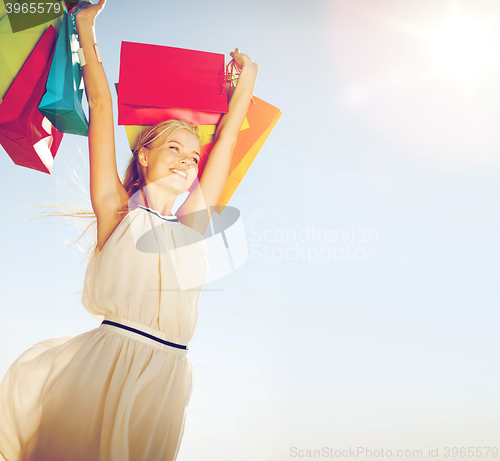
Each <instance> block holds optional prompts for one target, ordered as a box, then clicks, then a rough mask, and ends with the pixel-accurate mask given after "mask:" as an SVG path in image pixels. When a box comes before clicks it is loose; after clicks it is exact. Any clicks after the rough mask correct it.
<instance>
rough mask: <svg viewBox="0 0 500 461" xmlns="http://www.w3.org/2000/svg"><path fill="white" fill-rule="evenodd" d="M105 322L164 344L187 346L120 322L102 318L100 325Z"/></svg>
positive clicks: (185, 348) (177, 346)
mask: <svg viewBox="0 0 500 461" xmlns="http://www.w3.org/2000/svg"><path fill="white" fill-rule="evenodd" d="M103 323H105V324H107V325H113V326H115V327H118V328H123V329H124V330H128V331H131V332H133V333H137V334H139V335H142V336H145V337H146V338H149V339H152V340H154V341H158V342H159V343H161V344H165V345H166V346H172V347H176V348H177V349H184V350H187V346H183V345H182V344H176V343H171V342H170V341H165V340H164V339H161V338H157V337H156V336H153V335H150V334H149V333H144V331H141V330H137V329H135V328H132V327H129V326H127V325H122V324H121V323H117V322H112V321H111V320H103V321H102V323H101V325H102V324H103Z"/></svg>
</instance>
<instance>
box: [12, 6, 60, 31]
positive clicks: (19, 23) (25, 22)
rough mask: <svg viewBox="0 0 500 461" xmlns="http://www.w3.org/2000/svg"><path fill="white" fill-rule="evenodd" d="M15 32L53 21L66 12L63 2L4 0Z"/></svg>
mask: <svg viewBox="0 0 500 461" xmlns="http://www.w3.org/2000/svg"><path fill="white" fill-rule="evenodd" d="M3 3H4V4H5V6H6V12H7V16H8V17H9V22H10V25H11V27H12V31H13V32H14V33H18V32H22V31H25V30H29V29H32V28H33V27H36V26H39V25H41V24H45V23H47V22H49V21H53V20H54V19H56V18H57V17H59V16H62V15H63V13H64V8H63V5H62V2H61V1H59V0H57V1H54V0H52V1H51V2H48V1H47V0H30V1H27V0H3Z"/></svg>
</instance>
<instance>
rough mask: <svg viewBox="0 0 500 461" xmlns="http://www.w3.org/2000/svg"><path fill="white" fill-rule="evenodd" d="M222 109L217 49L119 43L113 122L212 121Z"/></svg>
mask: <svg viewBox="0 0 500 461" xmlns="http://www.w3.org/2000/svg"><path fill="white" fill-rule="evenodd" d="M227 111H228V101H227V92H226V82H225V66H224V55H223V54H218V53H207V52H203V51H195V50H186V49H184V48H173V47H170V46H159V45H147V44H144V43H132V42H122V47H121V55H120V75H119V86H118V125H155V124H157V123H160V122H163V121H164V120H169V119H172V118H179V119H182V120H187V121H188V122H191V123H193V124H195V125H216V124H217V123H219V120H220V118H221V116H222V114H225V113H227Z"/></svg>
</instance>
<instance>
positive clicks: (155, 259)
mask: <svg viewBox="0 0 500 461" xmlns="http://www.w3.org/2000/svg"><path fill="white" fill-rule="evenodd" d="M209 263H210V256H209V253H208V249H207V246H206V244H205V241H204V240H203V237H202V236H201V235H200V234H199V233H198V232H196V231H195V230H194V229H192V228H190V227H188V226H185V225H183V224H182V223H180V222H179V221H178V220H177V218H176V217H175V216H162V215H161V214H159V213H158V212H156V211H154V210H151V209H149V208H146V207H143V206H139V207H137V208H135V209H134V210H132V211H130V212H129V213H128V215H127V216H125V218H124V219H123V220H122V221H121V222H120V223H119V224H118V226H117V227H116V229H115V230H114V231H113V233H112V234H111V236H110V237H109V239H108V240H107V242H106V243H105V245H104V247H103V249H102V251H101V252H100V253H99V254H98V255H96V254H95V253H94V254H93V255H92V256H91V259H90V260H89V263H88V266H87V269H86V273H85V282H84V289H83V293H82V298H81V301H82V304H83V306H84V307H85V308H86V309H87V310H88V311H89V312H90V313H91V314H92V315H93V316H94V317H95V318H97V319H98V320H99V321H105V323H102V324H101V325H100V326H99V327H97V328H95V329H93V330H91V331H88V332H85V333H82V334H80V335H77V336H64V337H58V338H53V339H47V340H44V341H41V342H39V343H37V344H35V345H34V346H32V347H31V348H30V349H28V350H27V351H25V352H24V353H23V354H22V355H21V356H20V357H19V358H18V359H17V360H16V361H15V362H14V363H13V364H12V365H11V367H10V368H9V369H8V371H7V373H6V374H5V376H4V378H3V381H2V383H1V384H0V460H7V461H18V460H19V461H21V460H22V461H28V460H29V461H32V460H37V461H41V460H46V461H49V460H50V461H89V460H100V461H104V460H106V461H132V460H133V461H137V460H144V461H146V460H147V461H160V460H161V461H170V460H175V459H176V457H177V454H178V451H179V447H180V443H181V440H182V436H183V432H184V424H185V414H186V407H187V405H188V403H189V400H190V398H191V393H192V390H193V370H192V365H191V361H190V359H189V357H188V355H187V352H188V348H187V346H188V343H189V341H190V340H191V338H192V337H193V334H194V331H195V327H196V323H197V319H198V301H199V297H200V294H201V289H202V287H203V284H204V283H205V281H206V278H207V274H208V268H209ZM138 331H140V332H142V334H141V333H139V332H138ZM148 335H150V336H148ZM155 338H156V339H155Z"/></svg>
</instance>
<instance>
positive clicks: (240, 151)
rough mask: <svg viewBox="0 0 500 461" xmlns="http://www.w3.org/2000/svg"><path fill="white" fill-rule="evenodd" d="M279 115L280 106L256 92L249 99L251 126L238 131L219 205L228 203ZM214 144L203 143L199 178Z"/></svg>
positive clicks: (249, 121)
mask: <svg viewBox="0 0 500 461" xmlns="http://www.w3.org/2000/svg"><path fill="white" fill-rule="evenodd" d="M280 117H281V111H280V110H279V109H278V108H277V107H274V106H272V105H271V104H269V103H267V102H266V101H263V100H262V99H259V98H257V97H255V96H253V102H251V103H250V105H249V107H248V111H247V114H246V119H247V120H248V125H249V127H248V128H247V129H245V130H243V129H242V130H241V131H240V132H239V134H238V140H237V142H236V146H235V148H234V151H233V157H232V159H231V165H230V167H229V174H228V178H227V180H226V184H225V186H224V189H223V191H222V195H221V197H220V199H219V201H218V202H217V206H219V207H225V206H226V205H227V203H228V202H229V199H230V198H231V197H232V195H233V194H234V192H235V190H236V189H237V187H238V186H239V185H240V183H241V181H242V180H243V177H244V176H245V175H246V173H247V171H248V169H249V168H250V165H251V164H252V162H253V161H254V160H255V158H256V157H257V154H258V153H259V151H260V149H261V148H262V146H263V145H264V143H265V142H266V139H267V138H268V137H269V134H270V133H271V131H272V130H273V128H274V126H275V125H276V123H277V122H278V119H279V118H280ZM213 145H214V143H213V142H211V143H209V144H205V145H203V146H202V147H201V159H200V163H199V165H198V180H199V179H200V178H201V175H202V173H203V169H204V168H205V164H206V162H207V159H208V156H209V155H210V151H211V149H212V147H213ZM197 183H198V181H195V182H194V183H193V184H192V185H191V187H190V188H189V191H190V192H191V191H192V190H193V189H194V188H195V187H196V184H197ZM220 212H222V210H221V211H220Z"/></svg>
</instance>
